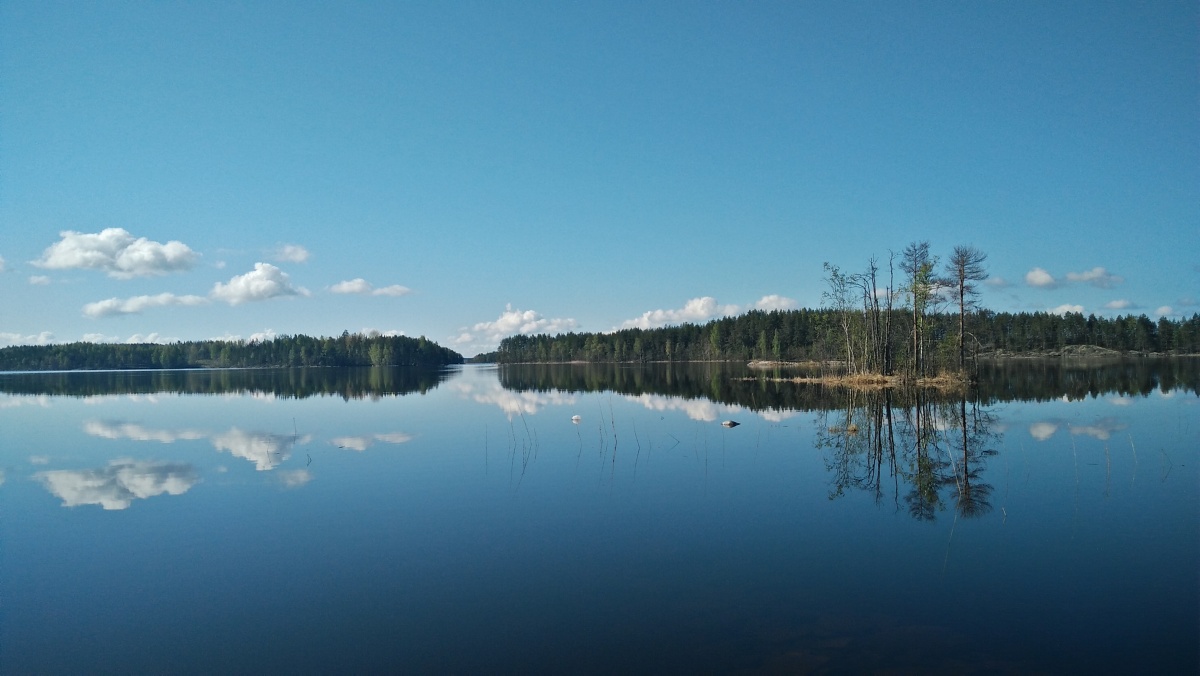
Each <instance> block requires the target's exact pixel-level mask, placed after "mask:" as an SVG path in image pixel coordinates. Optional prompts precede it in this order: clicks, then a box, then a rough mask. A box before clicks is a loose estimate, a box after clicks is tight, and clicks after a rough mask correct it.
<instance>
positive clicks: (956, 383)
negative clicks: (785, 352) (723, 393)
mask: <svg viewBox="0 0 1200 676" xmlns="http://www.w3.org/2000/svg"><path fill="white" fill-rule="evenodd" d="M748 365H749V367H750V368H752V369H799V370H804V371H808V372H810V373H811V374H810V375H798V376H792V377H790V378H788V377H777V378H769V380H772V381H775V382H784V383H805V384H810V385H824V386H828V387H844V388H847V389H854V390H883V389H888V388H900V387H912V386H916V387H919V388H923V389H933V390H939V391H943V392H957V391H960V390H964V389H966V388H967V387H968V386H969V385H970V378H969V377H968V376H967V374H966V373H961V372H953V373H941V374H938V375H936V376H927V377H924V378H917V379H916V381H915V382H914V381H913V380H912V379H910V378H907V377H905V376H899V375H891V376H885V375H883V374H880V373H856V374H847V373H837V371H838V369H841V368H845V365H844V364H842V363H841V362H823V363H822V362H815V361H807V362H783V361H752V362H750V363H749V364H748ZM813 372H815V373H813Z"/></svg>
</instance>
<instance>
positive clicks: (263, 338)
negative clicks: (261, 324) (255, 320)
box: [246, 329, 277, 343]
mask: <svg viewBox="0 0 1200 676" xmlns="http://www.w3.org/2000/svg"><path fill="white" fill-rule="evenodd" d="M276 335H277V334H276V333H275V329H263V330H262V331H259V332H257V333H252V334H250V340H247V341H246V342H247V343H266V342H270V341H272V340H275V336H276Z"/></svg>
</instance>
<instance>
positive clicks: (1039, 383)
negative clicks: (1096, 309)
mask: <svg viewBox="0 0 1200 676" xmlns="http://www.w3.org/2000/svg"><path fill="white" fill-rule="evenodd" d="M460 368H461V367H450V368H445V369H419V368H404V367H348V368H278V369H276V368H268V369H188V370H162V371H146V370H141V371H63V372H29V373H11V372H10V373H0V392H2V393H7V394H14V395H50V396H57V395H62V396H74V397H89V396H102V395H114V394H116V395H121V394H154V393H173V394H213V395H218V394H258V395H269V396H276V397H281V398H295V399H304V398H307V397H314V396H336V397H341V398H343V399H347V400H348V399H362V398H372V397H387V396H403V395H407V394H414V393H422V394H423V393H425V392H427V391H429V390H431V389H433V388H436V387H438V386H439V385H440V384H441V383H442V382H445V381H446V380H447V379H449V378H452V377H453V376H454V375H455V374H457V373H458V372H459V370H460ZM496 369H497V373H498V377H499V381H500V385H501V386H502V387H504V388H505V389H507V390H512V391H518V392H521V391H542V392H550V391H565V392H606V391H611V392H615V393H618V394H626V395H632V396H640V395H645V394H652V395H662V396H677V397H683V398H687V399H699V398H704V399H708V400H711V401H713V402H714V403H720V404H728V405H733V406H741V407H743V408H748V409H750V410H753V411H765V410H797V411H819V410H825V409H829V408H831V407H832V408H838V407H840V405H841V404H840V403H839V402H840V400H841V399H842V398H843V395H845V392H844V391H840V390H839V389H838V388H832V387H822V386H820V385H814V384H804V383H795V382H790V381H789V380H788V378H790V377H791V376H794V375H798V372H796V371H794V370H789V369H774V370H766V371H764V370H755V369H750V368H748V367H747V366H745V365H744V364H741V363H734V362H692V363H680V362H674V363H659V364H636V365H632V364H617V363H588V364H505V365H501V366H498V367H496ZM1176 389H1180V390H1183V391H1186V392H1189V393H1192V394H1196V395H1200V358H1196V357H1173V358H1151V357H1142V358H1125V359H1109V360H1099V361H1083V360H1056V359H1046V360H1034V359H1008V360H1003V361H992V362H981V363H980V365H979V381H978V384H977V386H976V387H974V388H972V389H971V390H970V392H969V393H968V395H967V399H968V401H971V402H973V403H976V404H979V405H989V404H992V403H999V402H1006V401H1018V400H1019V401H1049V400H1052V399H1061V398H1064V397H1065V398H1067V399H1083V398H1086V397H1089V396H1092V397H1095V396H1101V395H1104V394H1113V395H1121V396H1146V395H1149V394H1150V393H1152V392H1154V391H1156V390H1158V391H1162V392H1168V391H1171V390H1176ZM923 396H928V397H930V398H933V399H936V398H937V395H936V394H934V393H928V394H927V395H923ZM889 397H890V400H891V403H892V405H894V406H897V407H905V408H911V407H913V406H914V405H916V402H915V399H916V398H917V393H914V392H911V391H904V390H896V391H893V392H891V393H890V394H889Z"/></svg>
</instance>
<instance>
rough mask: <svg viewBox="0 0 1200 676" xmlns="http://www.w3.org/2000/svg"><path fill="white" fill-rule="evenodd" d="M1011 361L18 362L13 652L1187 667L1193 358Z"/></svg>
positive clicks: (12, 430) (10, 567) (772, 668)
mask: <svg viewBox="0 0 1200 676" xmlns="http://www.w3.org/2000/svg"><path fill="white" fill-rule="evenodd" d="M1014 369H1015V367H1011V366H1010V367H1005V368H1004V369H993V370H992V371H989V372H988V373H987V374H986V375H987V378H986V379H985V382H984V384H983V386H982V387H981V388H980V391H979V392H977V393H976V394H974V395H971V396H969V397H967V398H958V399H955V398H950V399H945V400H934V399H930V398H923V399H918V398H912V397H901V396H898V395H891V396H888V395H884V394H881V393H875V394H866V393H859V394H856V395H849V394H847V393H837V392H830V391H824V392H823V391H821V390H820V389H819V388H812V387H804V386H798V385H792V384H781V383H775V382H769V381H767V380H765V379H764V378H763V377H762V376H761V375H759V376H755V375H753V374H747V373H742V372H741V371H740V369H736V368H732V367H717V366H695V367H689V368H675V369H668V368H665V367H654V368H647V369H632V368H617V367H571V368H562V367H560V368H549V367H539V368H533V367H526V368H517V367H510V368H507V369H503V370H502V369H497V368H495V367H484V366H470V367H466V368H463V369H460V370H454V371H447V372H443V373H437V374H428V373H402V372H396V371H391V370H371V369H362V370H357V371H332V370H323V371H322V370H311V371H253V372H236V371H233V372H231V371H221V372H190V373H179V372H150V373H147V372H142V373H102V374H37V375H20V374H0V430H2V431H3V437H2V439H3V443H2V445H0V468H2V471H3V473H2V474H0V480H2V483H0V506H2V511H0V672H3V673H14V674H16V673H50V674H54V673H62V674H78V673H168V672H169V673H186V672H190V673H239V672H240V673H250V672H264V671H269V672H276V673H330V672H334V671H337V672H360V673H361V672H370V671H383V670H391V671H404V672H410V673H422V672H423V673H534V672H537V673H581V672H598V673H614V672H629V671H633V672H644V673H668V672H670V673H713V672H735V673H742V672H744V673H859V672H864V671H889V670H890V671H891V672H893V673H954V674H961V673H1084V672H1091V673H1196V671H1197V669H1198V668H1200V656H1198V655H1200V582H1198V576H1197V570H1200V526H1198V518H1197V517H1198V515H1200V497H1198V495H1200V488H1198V487H1200V481H1198V479H1200V477H1198V472H1197V467H1200V462H1198V461H1200V458H1198V457H1197V447H1198V446H1200V444H1198V443H1197V442H1198V441H1200V397H1198V396H1197V385H1196V378H1195V373H1196V368H1195V365H1194V364H1192V365H1191V366H1189V367H1186V368H1184V369H1183V371H1182V375H1181V372H1180V370H1179V369H1178V368H1174V367H1172V368H1167V369H1166V370H1165V371H1164V370H1162V369H1159V368H1157V367H1147V366H1145V365H1142V366H1138V367H1137V368H1126V367H1119V368H1108V369H1107V370H1105V369H1075V370H1070V369H1067V370H1063V369H1059V368H1058V367H1055V366H1051V367H1028V368H1026V367H1021V369H1016V370H1014ZM1039 369H1041V370H1039ZM744 376H745V377H748V378H749V379H746V380H742V379H739V378H741V377H744ZM573 416H579V418H578V419H577V422H576V421H573V420H572V417H573ZM726 420H734V421H737V422H739V423H740V425H738V426H737V427H732V428H726V427H723V426H722V425H721V422H722V421H726Z"/></svg>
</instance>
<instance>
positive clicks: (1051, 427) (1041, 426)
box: [1029, 421, 1058, 441]
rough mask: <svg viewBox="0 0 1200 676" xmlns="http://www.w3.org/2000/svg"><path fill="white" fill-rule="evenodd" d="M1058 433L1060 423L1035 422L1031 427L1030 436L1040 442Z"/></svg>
mask: <svg viewBox="0 0 1200 676" xmlns="http://www.w3.org/2000/svg"><path fill="white" fill-rule="evenodd" d="M1057 431H1058V423H1056V422H1049V421H1045V422H1035V423H1033V424H1032V425H1030V426H1029V436H1031V437H1033V438H1034V439H1037V440H1038V441H1045V440H1047V439H1049V438H1050V437H1052V436H1054V433H1055V432H1057Z"/></svg>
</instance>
